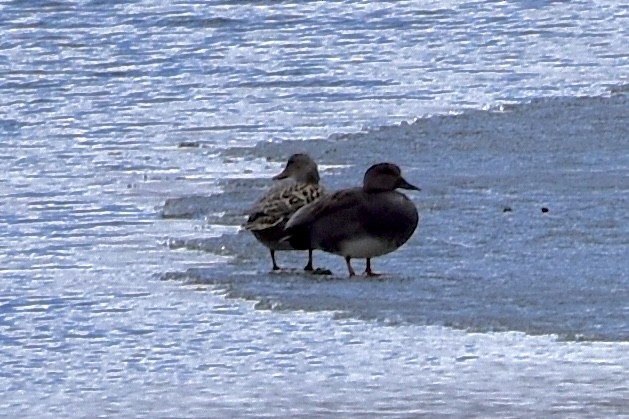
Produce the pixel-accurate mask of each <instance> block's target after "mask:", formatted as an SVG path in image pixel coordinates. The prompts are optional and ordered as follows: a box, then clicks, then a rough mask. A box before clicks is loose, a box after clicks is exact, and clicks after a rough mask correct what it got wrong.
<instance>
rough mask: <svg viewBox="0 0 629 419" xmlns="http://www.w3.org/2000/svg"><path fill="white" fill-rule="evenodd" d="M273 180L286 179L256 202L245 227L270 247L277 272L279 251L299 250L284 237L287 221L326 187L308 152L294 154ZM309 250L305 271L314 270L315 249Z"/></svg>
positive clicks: (274, 268) (322, 192) (318, 195)
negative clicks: (313, 250) (277, 252)
mask: <svg viewBox="0 0 629 419" xmlns="http://www.w3.org/2000/svg"><path fill="white" fill-rule="evenodd" d="M273 179H274V180H282V179H283V182H282V183H280V184H279V185H275V186H274V187H272V188H271V189H270V190H269V191H268V192H267V193H266V194H265V195H264V196H263V197H262V198H260V199H259V200H258V201H257V202H256V204H255V205H254V207H253V208H252V209H251V210H250V211H249V218H248V220H247V222H246V223H245V225H244V227H245V229H247V230H249V231H251V232H252V233H253V235H254V236H255V238H256V239H258V240H259V241H260V242H261V243H262V244H264V245H265V246H266V247H268V248H269V250H270V251H271V260H272V262H273V270H274V271H277V270H279V269H280V267H279V266H278V265H277V262H276V261H275V251H276V250H296V249H295V248H293V246H291V244H290V243H289V242H288V241H281V240H280V239H281V238H282V237H283V236H284V234H283V233H284V226H285V225H286V222H287V221H288V219H289V218H290V217H291V215H293V214H294V213H295V211H297V210H298V209H300V208H301V207H303V206H304V205H306V204H309V203H311V202H313V201H315V200H317V199H318V198H319V197H321V196H322V195H323V194H324V189H323V187H322V186H321V185H319V171H318V170H317V164H316V163H315V162H314V161H313V160H312V159H311V158H310V156H308V155H307V154H293V155H292V156H291V157H290V158H289V159H288V162H287V163H286V167H285V168H284V170H283V171H282V172H281V173H280V174H279V175H277V176H274V177H273ZM303 250H306V249H303ZM307 250H308V264H307V265H306V266H305V267H304V270H306V271H312V270H313V267H312V249H307Z"/></svg>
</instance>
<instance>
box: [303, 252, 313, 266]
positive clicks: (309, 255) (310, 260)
mask: <svg viewBox="0 0 629 419" xmlns="http://www.w3.org/2000/svg"><path fill="white" fill-rule="evenodd" d="M304 271H314V268H313V267H312V249H308V264H307V265H306V266H304Z"/></svg>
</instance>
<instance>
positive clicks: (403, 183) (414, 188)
mask: <svg viewBox="0 0 629 419" xmlns="http://www.w3.org/2000/svg"><path fill="white" fill-rule="evenodd" d="M398 188H401V189H408V190H411V191H421V189H419V188H418V187H417V186H415V185H411V184H410V183H408V182H407V181H406V179H404V178H402V181H401V182H400V184H399V185H398Z"/></svg>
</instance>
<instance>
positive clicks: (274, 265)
mask: <svg viewBox="0 0 629 419" xmlns="http://www.w3.org/2000/svg"><path fill="white" fill-rule="evenodd" d="M271 260H272V261H273V270H274V271H279V270H280V267H279V266H277V263H276V262H275V250H273V249H271Z"/></svg>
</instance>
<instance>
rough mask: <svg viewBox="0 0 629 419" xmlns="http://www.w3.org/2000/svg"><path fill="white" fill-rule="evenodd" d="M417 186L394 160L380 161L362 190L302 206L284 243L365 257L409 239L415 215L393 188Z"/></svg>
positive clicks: (288, 227) (348, 260) (345, 191)
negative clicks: (409, 180)
mask: <svg viewBox="0 0 629 419" xmlns="http://www.w3.org/2000/svg"><path fill="white" fill-rule="evenodd" d="M397 188H402V189H410V190H417V191H419V190H420V189H419V188H418V187H416V186H414V185H411V184H410V183H408V182H407V181H406V180H405V179H404V178H403V177H402V174H401V170H400V168H399V167H398V166H397V165H395V164H393V163H379V164H375V165H373V166H371V167H370V168H369V169H368V170H367V171H366V172H365V177H364V180H363V186H362V188H351V189H342V190H339V191H336V192H334V193H332V194H329V195H326V196H324V197H323V198H321V199H319V200H317V201H316V202H313V203H311V204H309V205H306V206H304V207H303V208H301V209H300V210H298V211H297V212H296V213H295V214H294V215H293V216H292V217H291V218H290V220H289V221H288V222H287V223H286V229H285V235H286V238H285V239H284V241H288V242H289V243H290V244H291V246H292V247H293V248H296V249H304V250H305V249H309V250H311V249H320V250H323V251H325V252H329V253H334V254H337V255H340V256H343V257H344V258H345V261H346V263H347V269H348V271H349V275H350V277H351V276H354V275H355V272H354V269H353V268H352V265H351V259H352V258H365V259H367V266H366V269H365V274H367V275H370V276H371V275H377V274H375V273H374V272H373V271H372V270H371V258H372V257H376V256H381V255H384V254H387V253H390V252H392V251H394V250H396V249H397V248H398V247H400V246H402V245H403V244H404V243H406V241H407V240H408V239H409V238H410V237H411V235H412V234H413V232H414V231H415V228H416V227H417V223H418V221H419V215H418V213H417V208H416V207H415V205H414V204H413V202H412V201H411V200H410V199H408V198H407V197H406V195H404V194H402V193H400V192H397V191H396V190H395V189H397Z"/></svg>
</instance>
